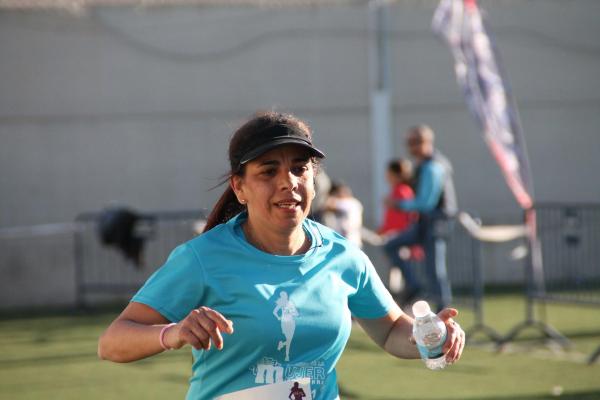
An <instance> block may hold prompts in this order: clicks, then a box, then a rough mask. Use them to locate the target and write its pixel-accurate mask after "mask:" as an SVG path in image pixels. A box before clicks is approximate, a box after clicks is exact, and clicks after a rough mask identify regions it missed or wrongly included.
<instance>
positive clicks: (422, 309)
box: [412, 300, 431, 318]
mask: <svg viewBox="0 0 600 400" xmlns="http://www.w3.org/2000/svg"><path fill="white" fill-rule="evenodd" d="M412 312H413V314H414V316H415V318H421V317H424V316H426V315H428V314H429V313H430V312H431V308H429V304H427V302H426V301H423V300H419V301H417V302H416V303H415V304H413V306H412Z"/></svg>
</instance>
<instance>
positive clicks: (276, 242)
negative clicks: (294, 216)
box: [242, 220, 310, 256]
mask: <svg viewBox="0 0 600 400" xmlns="http://www.w3.org/2000/svg"><path fill="white" fill-rule="evenodd" d="M242 229H243V230H244V235H245V236H246V240H247V241H248V242H249V243H250V244H251V245H253V246H254V247H256V248H257V249H259V250H261V251H264V252H266V253H270V254H275V255H279V256H293V255H297V254H304V253H306V252H307V251H308V249H309V247H310V238H309V237H308V235H307V234H306V232H304V229H303V228H302V225H300V226H298V227H296V228H295V229H294V230H293V231H290V232H275V231H273V230H272V229H260V228H259V227H257V226H256V225H255V224H252V222H251V221H249V220H248V221H246V222H245V223H244V224H243V225H242Z"/></svg>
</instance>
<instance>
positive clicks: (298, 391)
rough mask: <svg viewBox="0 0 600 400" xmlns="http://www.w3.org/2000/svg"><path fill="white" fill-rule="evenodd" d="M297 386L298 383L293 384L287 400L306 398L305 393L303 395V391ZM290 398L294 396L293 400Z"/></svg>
mask: <svg viewBox="0 0 600 400" xmlns="http://www.w3.org/2000/svg"><path fill="white" fill-rule="evenodd" d="M298 385H299V384H298V382H294V387H293V388H292V390H291V391H290V395H289V396H288V399H290V400H302V398H303V397H306V393H304V389H302V388H301V387H300V386H298ZM292 396H294V398H293V399H292Z"/></svg>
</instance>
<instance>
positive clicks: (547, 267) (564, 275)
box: [502, 203, 600, 363]
mask: <svg viewBox="0 0 600 400" xmlns="http://www.w3.org/2000/svg"><path fill="white" fill-rule="evenodd" d="M535 212H536V221H537V223H536V225H537V237H538V240H539V245H540V251H541V259H542V263H541V267H540V268H535V267H534V265H533V263H532V262H531V259H530V262H529V263H528V266H527V267H528V268H527V274H526V282H525V283H526V292H525V293H526V298H527V308H526V316H525V320H524V321H523V322H521V323H519V324H517V325H516V326H515V327H514V328H512V329H511V330H510V331H509V332H508V334H507V335H506V336H505V337H504V338H503V339H502V344H505V343H508V342H510V341H512V340H513V339H515V338H516V337H517V335H519V333H520V332H522V331H523V330H524V329H526V328H529V327H533V328H535V329H538V330H539V331H540V332H542V333H543V334H544V336H545V337H546V338H548V339H550V340H554V341H556V342H557V343H558V344H560V345H562V346H563V347H569V345H570V342H569V341H568V339H567V338H566V337H564V336H563V335H562V334H560V332H558V331H556V330H555V329H553V328H552V327H551V326H549V325H548V324H546V323H545V321H544V319H545V311H544V310H545V309H544V304H545V303H546V302H549V301H552V302H560V303H571V304H580V305H593V306H600V262H599V256H600V204H565V203H541V204H536V205H535ZM530 250H531V243H530ZM535 304H537V305H539V306H540V310H541V312H542V317H541V319H536V316H535V312H534V306H535ZM599 357H600V347H598V349H596V351H594V353H593V354H592V355H591V356H590V358H589V363H593V362H595V361H596V360H597V359H598V358H599Z"/></svg>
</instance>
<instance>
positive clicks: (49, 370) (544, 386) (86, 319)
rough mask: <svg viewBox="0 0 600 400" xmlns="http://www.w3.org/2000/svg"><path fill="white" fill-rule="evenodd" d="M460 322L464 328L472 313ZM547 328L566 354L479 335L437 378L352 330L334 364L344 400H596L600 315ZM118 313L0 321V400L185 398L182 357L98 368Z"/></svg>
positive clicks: (494, 301)
mask: <svg viewBox="0 0 600 400" xmlns="http://www.w3.org/2000/svg"><path fill="white" fill-rule="evenodd" d="M459 309H462V310H461V314H460V315H459V317H458V318H457V319H458V321H459V322H460V323H461V325H462V326H463V327H464V328H465V329H468V328H469V327H471V326H473V312H472V311H471V310H469V309H468V308H461V307H459ZM546 311H547V322H548V323H549V324H550V325H551V326H552V327H554V328H556V329H557V330H558V331H560V332H561V333H563V334H565V335H566V336H567V337H568V338H569V339H570V341H571V344H572V345H571V347H570V349H568V350H563V349H562V348H561V347H560V346H558V345H556V344H555V343H553V342H549V343H546V342H544V341H542V340H538V339H539V338H540V334H539V332H538V331H537V330H535V329H528V330H526V331H524V332H523V334H522V335H519V337H518V338H517V339H518V340H516V341H514V342H512V343H509V344H508V345H506V346H505V347H504V348H503V349H502V350H503V351H502V352H499V351H498V349H497V348H496V347H495V346H493V345H492V344H491V342H489V341H487V340H485V337H484V336H483V335H481V334H479V335H477V336H475V337H473V339H477V340H475V343H474V344H470V345H468V346H467V348H466V350H465V352H464V355H463V359H462V360H461V361H460V362H459V363H457V364H456V365H453V366H450V367H448V368H447V369H445V370H443V371H439V372H438V371H436V372H433V371H429V370H427V369H426V368H425V367H424V366H423V364H422V363H421V362H420V361H419V360H411V361H409V360H399V359H395V358H393V357H391V356H389V355H387V354H386V353H384V352H383V351H382V350H380V349H379V348H378V347H376V346H375V345H374V344H373V343H372V342H371V341H370V340H369V339H368V338H367V337H366V336H365V334H364V333H363V332H362V331H361V330H360V328H358V327H355V329H354V330H353V333H352V336H351V339H350V341H349V343H348V347H347V349H346V351H345V353H344V355H343V357H342V359H341V360H340V362H339V365H338V376H339V384H340V390H341V397H342V399H373V400H375V399H378V400H387V399H390V400H391V399H410V400H417V399H418V400H433V399H484V400H501V399H519V400H534V399H535V400H538V399H556V398H559V399H569V400H574V399H578V400H579V399H583V400H588V399H600V360H599V361H598V362H596V363H595V364H593V365H588V364H587V362H586V361H587V358H588V357H589V356H590V354H591V353H592V352H593V351H594V350H595V349H597V348H598V346H600V308H598V307H596V308H594V307H583V306H573V305H554V304H552V305H548V306H547V309H546ZM116 314H117V313H116V312H103V313H97V312H96V313H94V314H88V315H82V314H74V315H67V314H66V313H65V314H58V315H56V314H54V315H48V316H32V317H22V316H20V317H18V318H17V317H4V318H2V319H0V350H1V351H0V399H10V400H24V399H61V400H62V399H64V400H70V399H86V400H95V399H178V398H184V396H185V392H186V389H187V379H188V375H189V370H190V364H191V355H190V352H189V351H188V350H180V351H176V352H169V353H163V354H161V355H158V356H155V357H152V358H150V359H146V360H142V361H138V362H136V363H131V364H114V363H110V362H106V361H99V360H98V359H97V357H96V343H97V338H98V336H99V334H100V333H101V332H102V330H103V329H104V328H105V327H106V326H107V325H108V323H109V322H110V321H111V319H112V318H114V317H115V316H116ZM484 315H485V320H484V322H485V323H486V324H487V325H489V326H490V327H492V328H494V329H495V330H497V331H498V332H499V333H500V334H506V333H507V332H508V331H509V330H510V329H511V328H512V327H513V326H515V325H516V324H518V323H519V322H521V321H522V320H523V319H524V317H525V314H524V301H523V298H522V297H521V296H519V295H495V296H488V297H486V302H485V313H484Z"/></svg>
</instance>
